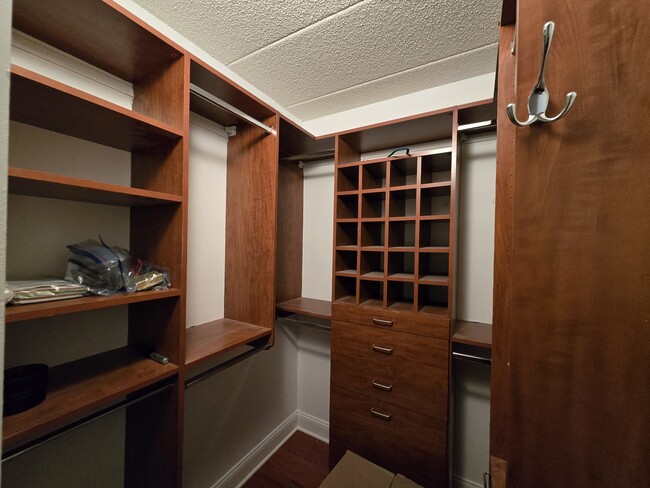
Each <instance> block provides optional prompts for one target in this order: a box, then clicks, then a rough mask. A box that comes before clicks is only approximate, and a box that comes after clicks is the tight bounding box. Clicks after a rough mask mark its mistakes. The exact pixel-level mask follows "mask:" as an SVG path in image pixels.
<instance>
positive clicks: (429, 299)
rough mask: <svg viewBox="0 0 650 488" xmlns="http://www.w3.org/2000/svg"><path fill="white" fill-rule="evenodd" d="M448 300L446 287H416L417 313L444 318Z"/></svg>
mask: <svg viewBox="0 0 650 488" xmlns="http://www.w3.org/2000/svg"><path fill="white" fill-rule="evenodd" d="M448 300H449V289H448V287H446V286H436V285H419V286H418V312H421V313H427V314H430V315H442V316H446V315H447V305H448Z"/></svg>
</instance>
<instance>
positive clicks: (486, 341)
mask: <svg viewBox="0 0 650 488" xmlns="http://www.w3.org/2000/svg"><path fill="white" fill-rule="evenodd" d="M451 342H453V343H457V344H467V345H470V346H477V347H483V348H486V349H492V324H484V323H482V322H469V321H467V320H454V323H453V328H452V334H451Z"/></svg>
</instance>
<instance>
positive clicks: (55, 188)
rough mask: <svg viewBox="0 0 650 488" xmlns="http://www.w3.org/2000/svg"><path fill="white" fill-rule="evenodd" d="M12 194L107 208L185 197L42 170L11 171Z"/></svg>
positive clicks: (169, 200)
mask: <svg viewBox="0 0 650 488" xmlns="http://www.w3.org/2000/svg"><path fill="white" fill-rule="evenodd" d="M8 174H9V193H14V194H19V195H30V196H34V197H44V198H56V199H61V200H74V201H77V202H88V203H101V204H106V205H120V206H127V207H128V206H138V205H160V204H165V203H181V202H182V201H183V197H182V196H180V195H172V194H168V193H161V192H155V191H149V190H141V189H139V188H131V187H128V186H120V185H111V184H107V183H100V182H96V181H91V180H83V179H80V178H71V177H69V176H63V175H58V174H53V173H46V172H43V171H33V170H28V169H22V168H9V173H8Z"/></svg>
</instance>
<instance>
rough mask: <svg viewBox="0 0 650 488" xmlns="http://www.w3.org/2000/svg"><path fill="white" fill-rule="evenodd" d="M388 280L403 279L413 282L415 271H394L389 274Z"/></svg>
mask: <svg viewBox="0 0 650 488" xmlns="http://www.w3.org/2000/svg"><path fill="white" fill-rule="evenodd" d="M388 281H403V282H411V283H413V282H414V281H415V275H414V274H413V273H393V274H389V275H388Z"/></svg>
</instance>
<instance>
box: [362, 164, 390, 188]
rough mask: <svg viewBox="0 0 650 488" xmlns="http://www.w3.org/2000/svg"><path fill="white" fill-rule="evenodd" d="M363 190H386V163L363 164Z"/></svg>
mask: <svg viewBox="0 0 650 488" xmlns="http://www.w3.org/2000/svg"><path fill="white" fill-rule="evenodd" d="M361 178H362V188H363V190H377V189H379V190H381V189H384V188H386V162H385V161H379V162H376V163H369V164H364V165H363V166H362V173H361Z"/></svg>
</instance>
